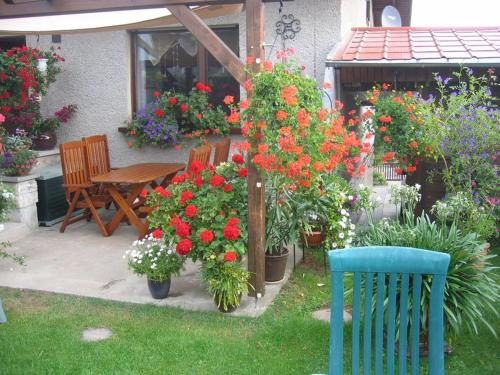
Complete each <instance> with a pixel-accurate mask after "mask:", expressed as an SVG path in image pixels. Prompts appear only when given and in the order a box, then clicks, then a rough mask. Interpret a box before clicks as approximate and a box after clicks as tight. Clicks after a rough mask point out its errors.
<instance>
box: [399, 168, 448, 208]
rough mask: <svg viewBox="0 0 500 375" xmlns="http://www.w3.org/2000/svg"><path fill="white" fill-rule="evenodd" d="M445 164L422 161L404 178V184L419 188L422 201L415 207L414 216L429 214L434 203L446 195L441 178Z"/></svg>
mask: <svg viewBox="0 0 500 375" xmlns="http://www.w3.org/2000/svg"><path fill="white" fill-rule="evenodd" d="M444 168H445V164H444V162H443V161H442V160H438V161H434V160H424V161H422V162H421V163H420V165H419V166H418V167H417V171H416V172H415V173H412V174H408V175H407V176H406V184H407V185H410V186H415V185H416V184H419V185H420V186H421V188H420V193H421V194H422V199H420V202H418V203H417V205H416V207H415V215H416V216H420V215H421V214H422V211H425V212H426V213H427V214H430V212H431V208H432V206H433V205H434V203H436V201H438V200H440V199H442V198H443V197H444V195H445V194H446V191H445V186H444V182H443V177H442V171H443V169H444ZM431 176H432V178H431Z"/></svg>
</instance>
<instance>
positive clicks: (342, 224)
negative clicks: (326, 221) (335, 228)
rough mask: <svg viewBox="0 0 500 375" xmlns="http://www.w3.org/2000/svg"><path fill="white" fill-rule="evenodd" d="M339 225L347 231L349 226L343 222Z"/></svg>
mask: <svg viewBox="0 0 500 375" xmlns="http://www.w3.org/2000/svg"><path fill="white" fill-rule="evenodd" d="M339 225H340V226H341V227H342V228H344V229H345V227H347V224H346V223H344V222H343V221H339Z"/></svg>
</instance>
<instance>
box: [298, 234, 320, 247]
mask: <svg viewBox="0 0 500 375" xmlns="http://www.w3.org/2000/svg"><path fill="white" fill-rule="evenodd" d="M323 240H324V236H323V232H321V231H313V232H310V233H307V232H302V241H303V242H304V245H306V246H307V247H318V246H321V244H323Z"/></svg>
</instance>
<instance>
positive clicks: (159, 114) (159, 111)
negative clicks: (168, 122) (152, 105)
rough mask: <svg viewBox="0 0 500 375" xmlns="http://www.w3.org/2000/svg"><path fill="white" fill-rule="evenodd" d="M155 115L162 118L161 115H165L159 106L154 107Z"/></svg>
mask: <svg viewBox="0 0 500 375" xmlns="http://www.w3.org/2000/svg"><path fill="white" fill-rule="evenodd" d="M155 115H156V116H157V117H160V118H162V117H163V116H165V111H164V110H163V109H161V108H158V109H156V111H155Z"/></svg>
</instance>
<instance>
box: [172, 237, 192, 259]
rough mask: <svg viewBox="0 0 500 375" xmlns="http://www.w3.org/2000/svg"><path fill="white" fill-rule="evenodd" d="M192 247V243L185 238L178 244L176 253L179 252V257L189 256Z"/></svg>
mask: <svg viewBox="0 0 500 375" xmlns="http://www.w3.org/2000/svg"><path fill="white" fill-rule="evenodd" d="M192 246H193V245H192V244H191V241H190V240H188V239H187V238H185V239H183V240H181V241H180V242H179V243H178V244H177V246H176V247H175V251H177V254H179V255H188V254H189V252H190V251H191V247H192Z"/></svg>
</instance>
